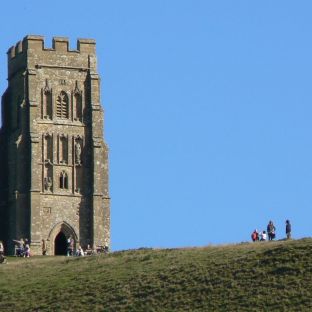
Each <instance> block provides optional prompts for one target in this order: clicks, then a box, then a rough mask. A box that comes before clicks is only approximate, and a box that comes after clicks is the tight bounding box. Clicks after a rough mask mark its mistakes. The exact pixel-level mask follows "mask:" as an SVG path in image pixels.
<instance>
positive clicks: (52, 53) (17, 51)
mask: <svg viewBox="0 0 312 312" xmlns="http://www.w3.org/2000/svg"><path fill="white" fill-rule="evenodd" d="M95 53H96V51H95V40H94V39H78V40H77V46H76V49H70V44H69V39H68V38H67V37H53V39H52V48H48V47H46V46H45V41H44V37H43V36H37V35H28V36H26V37H24V39H23V40H22V41H19V42H17V44H16V45H15V46H12V47H11V48H10V49H9V50H8V52H7V55H8V77H9V79H10V77H12V76H13V75H14V74H15V73H16V72H18V71H20V70H25V69H26V68H31V69H34V68H42V67H54V66H55V67H57V66H58V65H61V66H62V67H63V68H64V67H66V66H68V67H69V68H75V67H77V68H78V67H79V68H81V69H86V70H87V69H90V70H91V71H96V54H95Z"/></svg>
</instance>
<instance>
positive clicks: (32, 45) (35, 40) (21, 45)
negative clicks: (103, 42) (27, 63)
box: [7, 35, 96, 61]
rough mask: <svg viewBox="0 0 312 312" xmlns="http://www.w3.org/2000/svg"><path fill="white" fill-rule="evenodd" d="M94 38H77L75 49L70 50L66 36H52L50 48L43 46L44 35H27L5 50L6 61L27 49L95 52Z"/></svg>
mask: <svg viewBox="0 0 312 312" xmlns="http://www.w3.org/2000/svg"><path fill="white" fill-rule="evenodd" d="M95 44H96V42H95V40H94V39H90V38H78V39H77V44H76V47H77V48H76V49H74V50H71V49H70V48H69V47H70V45H69V38H67V37H53V38H52V48H46V47H45V40H44V36H40V35H27V36H25V37H24V38H23V40H22V41H18V42H17V43H16V45H14V46H12V47H10V48H9V50H8V51H7V54H8V61H10V60H11V59H14V58H15V57H17V56H18V55H20V54H23V53H25V52H26V51H27V50H35V51H36V52H40V51H43V52H44V51H55V52H62V53H64V52H68V53H87V54H95Z"/></svg>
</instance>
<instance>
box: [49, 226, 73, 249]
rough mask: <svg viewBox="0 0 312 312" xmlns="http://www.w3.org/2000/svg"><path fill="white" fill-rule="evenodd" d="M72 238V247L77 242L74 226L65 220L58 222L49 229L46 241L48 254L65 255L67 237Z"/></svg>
mask: <svg viewBox="0 0 312 312" xmlns="http://www.w3.org/2000/svg"><path fill="white" fill-rule="evenodd" d="M70 236H71V237H72V238H73V239H74V247H75V246H76V243H77V242H78V237H77V234H76V231H75V230H74V228H73V227H72V226H71V225H69V224H68V223H67V222H65V221H63V222H59V223H57V224H56V225H54V226H53V228H52V229H51V231H50V233H49V235H48V238H47V241H48V242H50V243H49V245H48V254H49V255H66V254H67V239H68V238H69V237H70Z"/></svg>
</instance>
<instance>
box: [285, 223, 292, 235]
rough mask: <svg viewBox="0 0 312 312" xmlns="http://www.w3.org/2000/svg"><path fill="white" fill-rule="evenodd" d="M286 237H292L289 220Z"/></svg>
mask: <svg viewBox="0 0 312 312" xmlns="http://www.w3.org/2000/svg"><path fill="white" fill-rule="evenodd" d="M286 238H287V239H290V238H291V224H290V222H289V220H286Z"/></svg>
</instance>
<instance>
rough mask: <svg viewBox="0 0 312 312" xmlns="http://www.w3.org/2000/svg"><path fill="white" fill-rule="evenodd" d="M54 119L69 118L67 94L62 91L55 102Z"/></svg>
mask: <svg viewBox="0 0 312 312" xmlns="http://www.w3.org/2000/svg"><path fill="white" fill-rule="evenodd" d="M56 117H58V118H62V119H68V118H69V103H68V96H67V94H66V93H65V92H64V91H62V92H61V93H60V95H59V96H58V97H57V100H56Z"/></svg>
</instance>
